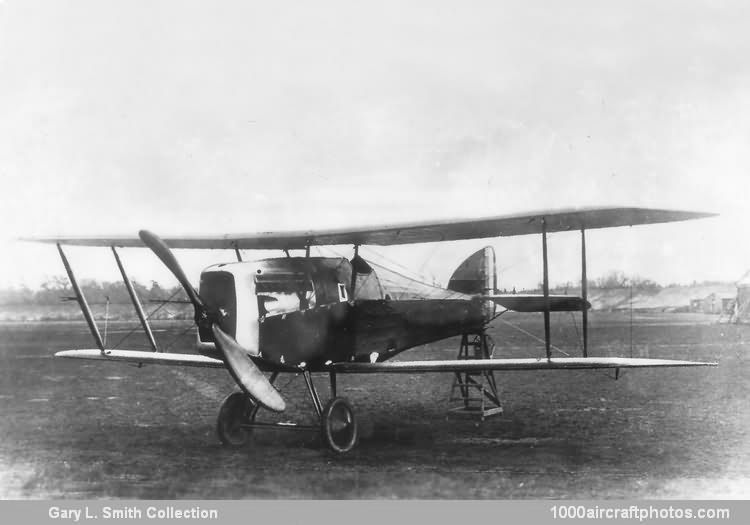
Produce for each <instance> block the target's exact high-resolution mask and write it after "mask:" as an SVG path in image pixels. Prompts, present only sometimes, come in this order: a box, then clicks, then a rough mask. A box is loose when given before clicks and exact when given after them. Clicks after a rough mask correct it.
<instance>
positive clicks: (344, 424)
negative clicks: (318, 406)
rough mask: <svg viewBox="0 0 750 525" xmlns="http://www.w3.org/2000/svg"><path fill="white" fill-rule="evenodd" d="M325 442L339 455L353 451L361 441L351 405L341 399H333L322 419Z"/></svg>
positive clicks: (324, 411)
mask: <svg viewBox="0 0 750 525" xmlns="http://www.w3.org/2000/svg"><path fill="white" fill-rule="evenodd" d="M320 423H321V427H322V428H321V431H322V434H323V440H324V441H325V443H326V445H327V446H328V448H330V449H331V450H332V451H334V452H336V453H337V454H345V453H346V452H349V451H350V450H352V449H353V448H354V447H355V446H356V445H357V441H358V440H359V428H358V427H357V420H356V418H355V417H354V410H353V409H352V407H351V405H350V404H349V403H348V402H347V401H346V400H345V399H344V398H341V397H334V398H333V399H331V400H330V401H329V402H328V404H327V405H326V407H325V409H324V410H323V414H322V416H321V418H320Z"/></svg>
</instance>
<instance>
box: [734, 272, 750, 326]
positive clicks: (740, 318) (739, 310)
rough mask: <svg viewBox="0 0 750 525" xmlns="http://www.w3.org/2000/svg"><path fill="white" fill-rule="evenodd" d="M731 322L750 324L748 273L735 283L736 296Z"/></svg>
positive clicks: (749, 282) (749, 276)
mask: <svg viewBox="0 0 750 525" xmlns="http://www.w3.org/2000/svg"><path fill="white" fill-rule="evenodd" d="M732 321H733V322H735V323H750V271H748V272H747V273H746V274H745V275H743V276H742V278H741V279H740V280H739V281H737V296H736V302H735V304H734V313H733V315H732Z"/></svg>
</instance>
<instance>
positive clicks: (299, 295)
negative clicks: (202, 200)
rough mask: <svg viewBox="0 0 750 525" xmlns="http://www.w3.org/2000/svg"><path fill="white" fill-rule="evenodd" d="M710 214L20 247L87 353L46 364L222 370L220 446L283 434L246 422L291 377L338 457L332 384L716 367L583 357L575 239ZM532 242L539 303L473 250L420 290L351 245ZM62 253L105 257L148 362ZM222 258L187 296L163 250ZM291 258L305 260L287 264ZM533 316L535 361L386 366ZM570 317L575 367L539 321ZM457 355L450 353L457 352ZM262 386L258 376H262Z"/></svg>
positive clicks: (580, 212) (483, 357) (344, 410)
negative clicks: (157, 281) (178, 311)
mask: <svg viewBox="0 0 750 525" xmlns="http://www.w3.org/2000/svg"><path fill="white" fill-rule="evenodd" d="M711 215H713V214H708V213H699V212H690V211H675V210H664V209H649V208H634V207H627V208H626V207H618V208H611V207H610V208H587V209H568V210H556V211H542V212H535V213H524V214H517V215H506V216H499V217H489V218H481V219H471V220H466V219H464V220H450V221H448V220H446V221H435V222H423V223H408V224H395V225H387V226H377V227H371V228H350V229H330V230H318V231H296V232H263V233H253V234H240V235H219V236H193V237H166V238H164V239H162V238H160V237H158V236H157V235H155V234H153V233H151V232H149V231H146V230H142V231H140V232H139V235H138V237H135V236H134V237H121V236H110V237H96V238H93V237H52V238H35V239H28V240H34V241H39V242H47V243H54V244H56V245H57V249H58V251H59V254H60V256H61V258H62V262H63V264H64V266H65V269H66V272H67V274H68V277H69V279H70V282H71V285H72V287H73V290H74V292H75V295H76V299H77V301H78V303H79V305H80V307H81V310H82V313H83V316H84V318H85V319H86V322H87V324H88V326H89V329H90V331H91V334H92V336H93V338H94V341H95V342H96V346H97V348H94V349H76V350H66V351H61V352H57V353H56V354H55V355H56V356H58V357H65V358H75V359H93V360H101V361H120V362H128V363H137V364H139V365H142V364H162V365H173V366H193V367H214V368H224V369H226V370H227V371H228V372H229V374H231V376H232V378H234V381H235V382H236V384H237V386H238V387H239V391H238V392H234V393H232V394H230V395H229V396H228V397H227V398H226V399H225V400H224V402H223V403H222V405H221V407H220V409H219V415H218V421H217V431H218V435H219V438H220V440H221V442H222V443H224V444H225V445H228V446H240V445H242V444H244V443H245V442H246V440H247V438H248V435H249V434H250V433H251V432H252V431H253V430H254V429H258V428H267V427H269V426H275V427H278V428H285V426H286V425H287V424H285V423H262V422H259V421H257V420H256V417H257V415H258V411H259V410H260V409H261V408H264V409H267V410H270V411H274V412H281V411H284V409H285V408H286V403H285V401H284V398H283V397H282V395H281V394H280V392H279V391H278V390H277V389H276V388H275V387H274V382H275V381H276V379H277V378H278V377H279V374H284V373H292V374H301V375H302V376H303V378H304V380H305V385H306V388H307V391H308V393H309V396H310V399H311V401H312V406H313V409H314V412H315V416H316V417H317V421H318V425H307V426H302V425H300V427H302V428H308V429H314V430H316V431H320V432H321V434H322V436H323V439H324V441H325V443H326V444H327V446H328V447H330V448H331V449H332V450H333V451H335V452H339V453H343V452H347V451H349V450H351V449H352V448H353V447H354V446H355V445H356V443H357V440H358V435H359V432H358V427H357V420H356V418H355V414H354V411H353V409H352V406H351V405H350V403H349V402H348V401H347V400H346V399H344V398H342V397H338V395H337V392H336V377H337V375H339V374H367V373H407V374H415V373H428V372H453V373H455V374H461V373H466V374H468V373H472V372H491V371H499V370H559V369H566V370H567V369H602V368H606V369H616V371H617V372H618V373H619V370H620V369H627V368H642V367H685V366H706V365H715V363H702V362H693V361H681V360H667V359H646V358H626V357H596V356H590V355H589V353H588V346H589V341H588V309H589V308H590V304H589V302H588V299H587V276H586V231H587V230H593V229H599V228H614V227H621V226H635V225H642V224H654V223H666V222H674V221H684V220H690V219H698V218H702V217H708V216H711ZM565 231H580V235H581V296H580V297H579V296H574V295H552V294H550V291H549V271H548V268H549V264H548V257H547V236H548V234H550V233H554V232H565ZM530 234H537V235H540V236H541V241H542V284H543V290H542V293H541V294H536V295H532V294H522V293H518V294H517V293H512V294H507V293H499V292H498V286H497V276H496V271H495V253H494V250H493V248H492V247H486V248H484V249H481V250H479V251H477V252H476V253H474V254H472V255H471V256H469V257H468V258H467V259H466V260H465V261H464V262H463V263H461V264H460V265H459V266H458V268H456V270H455V271H454V272H453V275H452V276H451V278H450V280H449V282H448V285H447V286H446V287H445V288H441V287H437V286H430V285H427V284H424V283H419V282H416V281H413V280H410V279H408V278H406V277H404V276H401V275H399V274H397V273H395V272H392V271H390V270H388V269H387V268H385V267H382V266H380V265H377V264H375V263H373V262H371V261H368V260H365V259H364V258H363V257H361V256H360V254H359V247H360V246H364V245H378V246H388V245H399V244H412V243H427V242H437V241H455V240H461V239H478V238H493V237H503V236H514V235H530ZM63 245H82V246H99V247H107V248H110V249H111V250H112V252H113V254H114V257H115V260H116V263H117V266H118V268H119V270H120V272H121V274H122V277H123V280H124V283H125V285H126V288H127V290H128V292H129V294H130V297H131V299H132V302H133V305H134V308H135V311H136V314H137V316H138V318H139V320H140V323H141V324H142V327H143V329H144V331H145V333H146V336H147V338H148V341H149V343H150V346H151V351H139V350H118V349H108V348H106V347H105V345H104V342H103V340H102V337H101V335H100V333H99V330H98V328H97V326H96V323H95V322H94V317H93V315H92V312H91V310H90V308H89V306H88V304H87V302H86V298H85V297H84V295H83V293H82V291H81V288H80V287H79V285H78V283H77V281H76V278H75V276H74V273H73V270H72V268H71V266H70V264H69V262H68V259H67V257H66V255H65V252H64V251H63ZM334 245H349V246H352V247H353V253H354V255H353V257H352V258H351V259H347V258H345V257H314V256H311V255H310V248H311V247H312V246H334ZM130 247H147V248H150V249H151V250H152V251H153V253H154V254H155V255H156V256H157V257H158V258H159V259H160V260H161V262H162V263H163V264H164V265H166V267H167V268H168V269H169V270H170V271H171V273H172V274H173V275H174V276H175V277H176V279H177V280H178V281H179V283H180V284H181V285H182V287H183V288H184V290H185V293H186V294H187V297H188V298H189V301H190V303H192V306H193V308H194V319H195V324H196V326H197V353H174V352H171V353H168V352H162V351H160V349H159V346H158V345H157V342H156V340H155V338H154V335H153V332H152V330H151V327H150V325H149V322H148V319H147V317H146V316H145V314H144V311H143V307H142V305H141V303H140V300H139V298H138V296H137V294H136V292H135V291H134V289H133V286H132V283H131V282H130V280H129V278H128V276H127V273H126V271H125V268H124V265H123V264H122V260H121V258H120V256H119V253H118V248H130ZM179 249H227V250H233V251H234V252H235V254H236V259H237V260H236V261H234V260H233V261H231V262H222V263H219V264H214V265H212V266H209V267H208V268H206V269H205V270H204V271H203V272H202V273H201V275H200V285H199V287H198V289H197V290H196V289H195V288H193V286H192V285H191V283H190V281H189V279H188V277H187V275H186V274H185V272H184V271H183V269H182V267H181V266H180V264H179V263H178V261H177V258H176V257H175V255H174V254H173V251H172V250H179ZM253 249H259V250H260V249H262V250H279V251H283V253H284V255H283V256H281V257H277V258H268V259H262V260H256V261H245V260H243V258H242V253H241V251H240V250H253ZM291 250H304V255H302V254H299V255H295V256H293V255H292V254H291V253H290V251H291ZM506 310H514V311H521V312H539V313H541V314H542V316H543V323H544V334H545V340H544V341H545V349H546V358H495V357H493V356H491V355H489V354H488V353H487V352H484V353H477V354H476V355H475V356H471V355H468V354H467V355H464V356H463V357H464V358H462V359H454V360H444V359H442V360H421V361H408V360H402V359H398V360H392V358H393V357H394V356H396V355H398V354H399V353H401V352H403V351H405V350H408V349H410V348H414V347H417V346H420V345H424V344H427V343H430V342H434V341H438V340H442V339H446V338H450V337H456V336H462V337H463V339H462V341H464V343H465V341H466V337H467V336H468V335H473V336H478V337H479V338H480V341H485V340H484V339H482V338H484V337H486V330H487V327H488V324H489V323H490V322H491V321H492V320H493V319H494V318H495V317H496V316H497V315H498V312H499V311H506ZM556 311H569V312H580V313H581V315H582V339H583V341H582V343H583V344H582V357H552V355H551V342H550V312H556ZM462 344H463V343H462ZM314 373H323V374H327V376H328V380H329V381H330V388H331V399H330V400H329V401H328V402H327V403H325V404H324V403H323V402H322V401H321V398H320V395H319V394H318V390H317V389H316V387H315V384H314V383H313V376H312V374H314ZM267 374H268V375H267Z"/></svg>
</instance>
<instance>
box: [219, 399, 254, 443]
mask: <svg viewBox="0 0 750 525" xmlns="http://www.w3.org/2000/svg"><path fill="white" fill-rule="evenodd" d="M258 408H259V407H258V405H256V404H255V403H253V401H252V400H251V399H250V398H249V397H248V396H247V395H245V394H244V393H242V392H234V393H233V394H229V395H228V396H227V397H226V398H225V399H224V401H223V402H222V403H221V408H220V409H219V417H218V419H217V420H216V432H217V434H219V440H220V441H221V443H222V444H223V445H225V446H227V447H241V446H242V445H244V444H245V443H247V438H248V437H249V435H250V433H251V432H252V426H251V425H252V424H253V423H254V422H255V416H256V415H257V414H258Z"/></svg>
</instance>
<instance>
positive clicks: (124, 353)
mask: <svg viewBox="0 0 750 525" xmlns="http://www.w3.org/2000/svg"><path fill="white" fill-rule="evenodd" d="M55 357H67V358H72V359H93V360H95V361H122V362H126V363H136V364H153V365H174V366H197V367H203V368H226V365H225V364H224V361H222V360H221V359H214V358H212V357H206V356H204V355H197V354H179V353H167V352H144V351H140V350H105V351H104V352H102V351H101V350H99V349H98V348H95V349H87V350H63V351H62V352H57V353H56V354H55Z"/></svg>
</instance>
